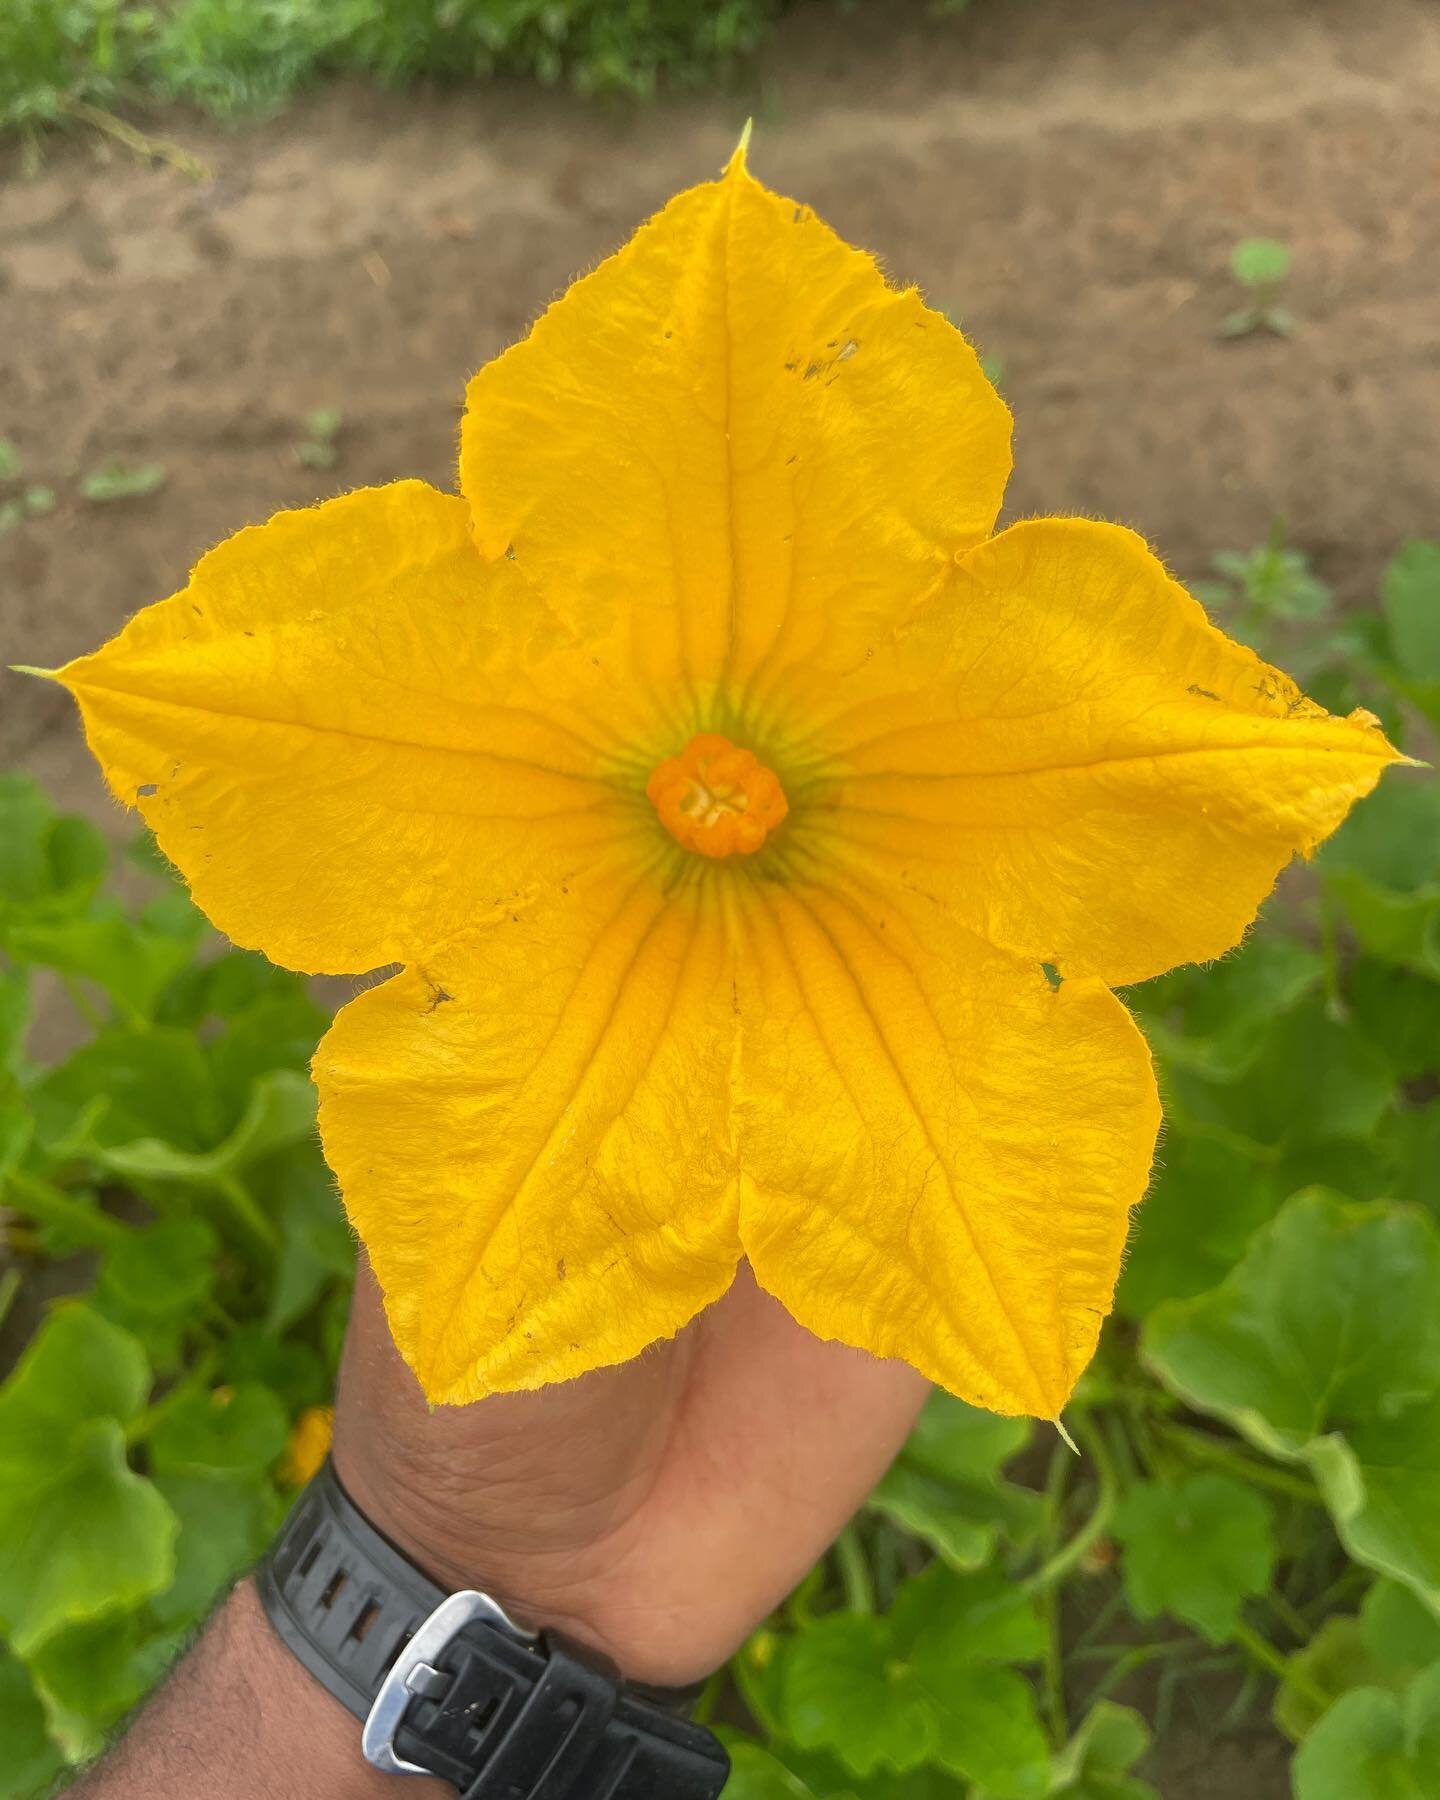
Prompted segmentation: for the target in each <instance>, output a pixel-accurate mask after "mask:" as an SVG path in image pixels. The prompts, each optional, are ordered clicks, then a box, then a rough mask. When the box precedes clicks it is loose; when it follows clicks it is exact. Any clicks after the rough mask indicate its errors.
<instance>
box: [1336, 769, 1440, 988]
mask: <svg viewBox="0 0 1440 1800" xmlns="http://www.w3.org/2000/svg"><path fill="white" fill-rule="evenodd" d="M1318 860H1319V864H1320V869H1321V873H1322V875H1323V876H1324V878H1325V883H1326V886H1327V887H1328V889H1329V890H1330V892H1331V893H1332V894H1333V895H1334V896H1335V898H1336V899H1337V900H1338V901H1339V902H1340V904H1341V906H1342V907H1343V908H1344V909H1345V912H1346V914H1347V916H1348V918H1349V920H1350V923H1351V925H1352V927H1353V928H1354V931H1355V935H1356V936H1357V937H1358V938H1359V939H1360V942H1361V943H1362V944H1363V945H1364V947H1365V948H1366V949H1367V950H1368V951H1370V952H1371V954H1372V955H1374V956H1379V957H1383V958H1384V959H1385V960H1386V961H1389V962H1395V963H1400V964H1401V965H1402V966H1404V967H1407V968H1415V969H1419V970H1420V971H1421V972H1422V973H1424V974H1427V975H1431V976H1437V975H1440V783H1436V782H1435V781H1433V780H1431V781H1416V780H1408V779H1399V778H1397V779H1393V780H1388V781H1383V782H1381V784H1380V786H1379V787H1378V788H1377V789H1376V790H1375V792H1374V793H1373V794H1371V795H1370V796H1369V797H1368V799H1367V800H1366V802H1365V804H1364V806H1357V807H1356V808H1355V810H1354V812H1353V813H1351V815H1350V817H1349V818H1348V819H1347V820H1346V821H1345V823H1344V824H1343V825H1342V826H1341V827H1340V829H1339V831H1337V832H1336V833H1335V835H1334V837H1333V838H1331V839H1330V841H1329V843H1328V844H1326V846H1325V847H1324V849H1323V851H1322V852H1321V854H1320V857H1319V859H1318Z"/></svg>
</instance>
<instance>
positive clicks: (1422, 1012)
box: [1345, 956, 1440, 1081]
mask: <svg viewBox="0 0 1440 1800" xmlns="http://www.w3.org/2000/svg"><path fill="white" fill-rule="evenodd" d="M1345 998H1346V1001H1347V1002H1348V1003H1349V1007H1350V1012H1351V1016H1352V1018H1353V1019H1354V1021H1355V1025H1356V1028H1357V1029H1358V1030H1359V1031H1360V1032H1361V1033H1362V1034H1363V1035H1364V1036H1365V1037H1366V1038H1368V1039H1369V1041H1370V1042H1371V1044H1373V1045H1374V1047H1375V1049H1376V1050H1378V1051H1379V1053H1380V1054H1381V1055H1382V1056H1383V1057H1384V1058H1385V1059H1386V1061H1387V1062H1388V1063H1389V1064H1390V1066H1391V1068H1393V1069H1394V1070H1395V1072H1396V1074H1397V1075H1399V1076H1400V1077H1401V1079H1402V1080H1404V1081H1415V1080H1418V1079H1419V1077H1420V1076H1422V1075H1427V1074H1429V1073H1430V1071H1431V1070H1433V1069H1436V1068H1440V981H1431V980H1427V979H1426V977H1425V976H1424V975H1421V974H1420V973H1418V972H1417V971H1416V970H1413V969H1400V968H1396V967H1395V965H1394V964H1393V963H1385V962H1381V961H1379V960H1378V959H1376V958H1374V957H1369V956H1362V957H1361V958H1360V959H1359V960H1358V961H1357V962H1356V963H1355V964H1354V965H1353V967H1352V968H1351V969H1350V970H1349V971H1348V972H1347V974H1346V977H1345Z"/></svg>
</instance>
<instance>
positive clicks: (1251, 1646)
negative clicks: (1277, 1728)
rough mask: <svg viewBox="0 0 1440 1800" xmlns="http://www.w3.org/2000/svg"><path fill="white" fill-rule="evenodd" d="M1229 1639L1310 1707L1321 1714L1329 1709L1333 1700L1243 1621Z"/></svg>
mask: <svg viewBox="0 0 1440 1800" xmlns="http://www.w3.org/2000/svg"><path fill="white" fill-rule="evenodd" d="M1232 1635H1233V1637H1234V1639H1235V1642H1236V1643H1237V1644H1238V1645H1239V1646H1240V1648H1241V1649H1242V1650H1243V1651H1244V1652H1245V1654H1246V1655H1247V1656H1248V1657H1249V1658H1250V1660H1251V1662H1253V1663H1254V1664H1255V1665H1256V1667H1257V1668H1261V1669H1264V1670H1265V1671H1266V1673H1267V1674H1270V1675H1273V1676H1274V1677H1275V1679H1276V1680H1277V1681H1288V1682H1289V1684H1290V1686H1291V1687H1292V1688H1293V1689H1294V1691H1295V1692H1296V1693H1297V1694H1299V1695H1300V1696H1301V1697H1302V1698H1303V1699H1306V1700H1308V1701H1309V1702H1310V1703H1311V1705H1312V1706H1319V1707H1320V1708H1321V1709H1322V1710H1323V1709H1324V1708H1325V1707H1327V1706H1329V1704H1330V1702H1331V1699H1332V1698H1333V1696H1332V1695H1330V1694H1327V1693H1326V1692H1325V1690H1324V1689H1323V1688H1322V1687H1320V1686H1319V1685H1318V1684H1317V1683H1316V1682H1313V1681H1311V1679H1310V1678H1309V1676H1308V1675H1306V1674H1304V1673H1303V1672H1302V1671H1301V1670H1299V1669H1296V1668H1294V1667H1292V1665H1291V1663H1290V1661H1289V1659H1288V1658H1286V1657H1285V1656H1283V1655H1282V1654H1281V1652H1280V1651H1278V1650H1277V1649H1276V1648H1275V1646H1274V1645H1273V1644H1272V1643H1271V1642H1270V1640H1269V1638H1263V1637H1261V1635H1260V1633H1259V1632H1258V1631H1256V1630H1255V1628H1254V1627H1253V1626H1252V1625H1247V1624H1246V1622H1245V1620H1244V1619H1237V1620H1236V1621H1235V1630H1234V1632H1233V1633H1232Z"/></svg>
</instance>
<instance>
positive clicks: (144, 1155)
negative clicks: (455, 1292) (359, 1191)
mask: <svg viewBox="0 0 1440 1800" xmlns="http://www.w3.org/2000/svg"><path fill="white" fill-rule="evenodd" d="M314 1129H315V1090H314V1088H313V1087H312V1086H311V1085H310V1082H309V1080H308V1079H307V1078H306V1077H305V1076H304V1075H299V1074H297V1073H296V1072H295V1071H294V1070H293V1069H275V1070H272V1071H271V1073H270V1074H268V1075H262V1076H261V1077H260V1078H259V1079H258V1080H257V1081H256V1082H255V1083H254V1084H253V1085H252V1087H251V1089H250V1100H249V1104H248V1105H247V1107H246V1109H245V1114H244V1117H243V1118H242V1119H241V1120H240V1123H239V1124H238V1125H237V1126H236V1127H235V1129H234V1130H233V1131H232V1132H231V1133H230V1135H229V1136H228V1137H227V1138H226V1139H225V1140H224V1141H223V1142H222V1143H220V1144H217V1145H216V1146H215V1148H214V1149H213V1150H204V1151H195V1150H185V1149H178V1148H177V1147H176V1146H175V1145H174V1144H173V1143H171V1142H169V1141H167V1140H166V1139H164V1138H160V1137H151V1138H140V1139H136V1140H134V1141H133V1142H130V1143H126V1144H113V1145H110V1146H108V1147H106V1148H105V1149H103V1150H101V1151H99V1152H98V1153H97V1160H98V1161H99V1162H100V1163H101V1164H102V1165H103V1167H105V1168H107V1169H109V1170H111V1171H112V1172H113V1173H114V1174H117V1175H124V1176H127V1177H129V1178H130V1179H131V1180H139V1181H180V1182H193V1183H195V1184H197V1185H199V1186H202V1187H216V1186H223V1185H224V1184H225V1183H227V1182H228V1181H230V1180H232V1179H233V1177H235V1176H236V1175H237V1174H239V1173H240V1171H241V1170H243V1169H245V1168H248V1167H249V1165H250V1164H251V1163H254V1162H258V1161H260V1160H261V1159H262V1158H264V1157H267V1156H271V1155H273V1154H274V1153H275V1152H276V1151H277V1150H284V1149H287V1148H288V1147H289V1146H290V1145H292V1144H296V1143H299V1142H300V1141H301V1140H303V1139H305V1138H308V1137H309V1136H310V1135H311V1133H312V1132H313V1131H314Z"/></svg>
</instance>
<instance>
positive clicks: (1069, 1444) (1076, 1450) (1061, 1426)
mask: <svg viewBox="0 0 1440 1800" xmlns="http://www.w3.org/2000/svg"><path fill="white" fill-rule="evenodd" d="M1051 1423H1052V1424H1053V1425H1054V1427H1055V1429H1056V1431H1058V1432H1059V1434H1060V1442H1061V1443H1062V1444H1064V1446H1065V1448H1066V1449H1067V1450H1068V1451H1069V1452H1070V1454H1071V1455H1072V1456H1078V1455H1079V1454H1080V1446H1079V1445H1078V1444H1077V1443H1076V1442H1075V1440H1074V1438H1073V1437H1071V1435H1070V1433H1069V1432H1068V1431H1067V1430H1066V1428H1065V1421H1064V1420H1063V1419H1062V1418H1061V1417H1060V1416H1059V1414H1058V1413H1057V1414H1056V1416H1055V1417H1054V1419H1052V1420H1051Z"/></svg>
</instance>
